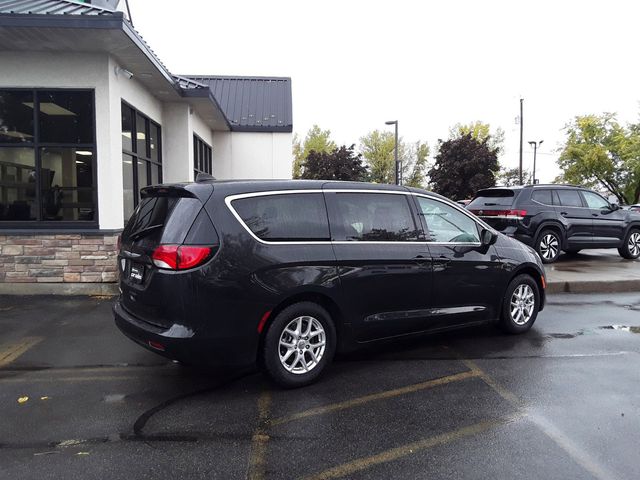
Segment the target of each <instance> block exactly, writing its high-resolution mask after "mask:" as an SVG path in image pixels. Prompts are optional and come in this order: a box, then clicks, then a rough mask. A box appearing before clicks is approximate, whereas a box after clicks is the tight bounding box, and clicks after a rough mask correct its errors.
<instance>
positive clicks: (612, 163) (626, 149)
mask: <svg viewBox="0 0 640 480" xmlns="http://www.w3.org/2000/svg"><path fill="white" fill-rule="evenodd" d="M565 131H566V135H567V138H566V141H565V145H564V147H563V149H562V153H561V154H560V157H559V159H558V165H559V167H560V169H561V170H562V176H561V178H560V179H559V180H564V181H566V182H569V183H576V184H582V185H585V186H588V187H596V186H601V187H602V188H604V189H606V190H607V191H609V192H611V193H612V194H613V195H615V196H616V197H617V198H618V199H619V200H620V202H621V203H635V202H637V201H639V199H640V125H627V126H622V125H620V124H619V123H618V121H617V120H616V116H615V114H611V113H604V114H602V115H585V116H578V117H575V119H574V120H573V122H571V123H570V124H568V125H567V126H566V127H565Z"/></svg>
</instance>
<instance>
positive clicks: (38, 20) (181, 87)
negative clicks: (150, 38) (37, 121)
mask: <svg viewBox="0 0 640 480" xmlns="http://www.w3.org/2000/svg"><path fill="white" fill-rule="evenodd" d="M2 28H5V29H6V28H9V30H7V31H6V32H5V34H6V35H8V37H7V38H13V36H15V35H16V32H18V33H19V32H23V33H24V32H27V31H29V30H31V29H34V28H37V29H40V30H43V29H45V30H46V29H49V30H48V31H49V35H53V34H54V33H59V32H64V31H67V30H68V29H78V30H85V29H93V28H95V29H97V31H101V32H105V33H104V35H101V37H102V36H105V35H108V34H107V31H109V30H113V31H123V32H124V33H125V34H126V35H127V36H128V38H129V39H130V40H131V41H132V42H133V43H134V44H135V45H136V46H137V47H138V48H139V50H140V51H141V52H142V53H143V54H144V56H145V57H146V59H148V60H149V61H150V62H151V63H152V64H153V66H154V67H155V68H156V69H157V71H158V72H160V74H161V76H162V77H163V78H164V79H165V81H167V82H169V84H170V85H171V87H173V89H174V90H175V92H177V93H178V95H180V96H182V97H187V98H189V99H190V101H202V100H198V98H202V99H207V100H206V101H208V102H210V105H211V106H212V108H214V109H215V110H216V111H217V112H218V114H217V115H218V116H220V113H219V112H222V115H224V117H225V119H226V124H227V126H228V128H229V129H231V130H233V131H242V132H291V131H293V121H292V111H291V110H292V108H291V79H290V78H286V77H237V76H234V77H229V76H196V75H183V76H178V75H173V74H171V73H170V72H169V70H168V69H167V67H166V66H165V65H164V64H163V63H162V62H161V61H160V59H159V58H158V56H157V55H156V54H155V52H153V50H151V48H150V47H149V45H148V44H147V43H146V42H145V40H144V39H143V38H142V36H141V35H140V33H139V32H137V31H136V30H135V29H134V28H133V25H132V24H131V23H130V22H129V21H128V20H127V19H126V18H125V17H124V14H123V13H122V12H120V11H115V10H109V9H106V8H102V7H97V6H95V5H91V4H86V3H81V2H79V1H74V0H0V30H1V29H2ZM85 31H88V30H85ZM12 35H13V36H12ZM47 38H51V37H47ZM9 43H10V42H7V45H5V46H8V45H9ZM105 45H112V43H109V42H106V41H105ZM8 48H9V49H10V48H11V46H8ZM52 48H55V47H52ZM60 48H61V47H60ZM66 48H68V47H66ZM105 48H106V47H105ZM113 48H115V49H116V50H117V49H118V48H120V47H119V46H117V47H113ZM2 49H3V48H2V43H1V42H0V50H2ZM45 50H46V49H45ZM121 50H122V49H120V50H118V51H117V52H115V53H114V55H115V56H116V57H118V56H122V54H121V53H122V52H121ZM135 73H136V72H134V74H135ZM155 88H158V87H157V86H156V87H155ZM165 93H166V92H165ZM220 120H221V121H222V118H220Z"/></svg>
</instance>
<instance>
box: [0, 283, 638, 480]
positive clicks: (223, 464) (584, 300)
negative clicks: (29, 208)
mask: <svg viewBox="0 0 640 480" xmlns="http://www.w3.org/2000/svg"><path fill="white" fill-rule="evenodd" d="M110 304H111V299H108V298H60V297H58V298H53V297H30V298H27V299H25V298H20V297H0V332H1V333H0V478H1V479H3V480H4V479H12V480H14V479H31V478H38V479H46V478H83V479H94V478H95V479H103V478H109V479H120V478H122V479H130V478H136V479H141V478H159V477H166V478H189V479H192V478H193V479H195V478H220V479H246V478H251V479H291V478H306V479H325V478H348V479H370V478H376V479H377V478H380V479H389V478H403V479H404V478H411V479H413V478H425V479H426V478H438V479H445V478H446V479H449V478H451V479H458V478H474V479H495V478H501V479H502V478H505V479H506V478H508V479H517V478H523V479H524V478H526V479H532V478H536V479H537V478H539V479H548V478H562V479H589V478H598V479H614V478H620V479H637V478H639V477H640V466H639V465H638V457H639V455H638V454H639V453H640V447H639V446H638V445H640V368H639V366H640V334H639V333H640V293H635V294H615V295H613V294H609V295H566V294H563V295H552V296H550V297H549V305H548V306H547V308H546V309H545V310H544V311H543V312H542V313H541V314H540V316H539V317H538V321H537V323H536V324H535V325H534V327H533V329H532V330H531V331H530V332H529V333H528V334H526V335H521V336H506V335H503V334H501V333H500V332H499V331H497V330H495V329H493V328H491V327H484V328H474V329H473V330H466V331H458V332H455V333H449V334H446V335H437V336H432V337H426V338H424V337H423V338H421V339H414V340H411V341H402V342H397V343H394V344H390V345H385V346H384V347H377V348H375V349H369V350H367V351H363V352H359V353H357V354H352V355H349V356H344V357H341V358H338V359H337V360H336V362H335V363H334V364H333V365H332V366H331V368H330V371H329V372H327V375H326V376H324V377H323V379H322V380H321V381H320V382H319V383H317V384H315V385H312V386H310V387H307V388H304V389H298V390H293V391H284V390H280V389H278V388H275V387H273V386H272V385H270V384H269V383H268V382H267V381H266V380H265V379H264V378H263V377H262V376H261V375H259V374H257V373H254V372H250V371H249V372H211V371H208V372H203V371H194V370H191V369H188V368H185V367H182V366H180V365H177V364H173V363H170V362H166V361H165V360H163V359H162V358H161V357H157V356H155V355H153V354H152V353H149V352H146V351H144V350H142V349H140V348H139V347H137V346H136V345H135V344H133V343H131V342H130V341H129V340H127V339H126V338H124V337H122V336H121V335H120V334H119V333H118V332H117V331H116V329H115V327H114V326H113V324H112V320H111V313H110Z"/></svg>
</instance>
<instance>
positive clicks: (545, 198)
mask: <svg viewBox="0 0 640 480" xmlns="http://www.w3.org/2000/svg"><path fill="white" fill-rule="evenodd" d="M531 200H533V201H534V202H538V203H541V204H543V205H553V195H552V193H551V190H534V191H533V193H532V194H531Z"/></svg>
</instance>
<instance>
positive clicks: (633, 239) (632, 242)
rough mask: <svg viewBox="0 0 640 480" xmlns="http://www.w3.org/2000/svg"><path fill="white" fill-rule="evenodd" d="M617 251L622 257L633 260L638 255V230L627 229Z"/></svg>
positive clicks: (639, 246) (639, 252)
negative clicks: (627, 231)
mask: <svg viewBox="0 0 640 480" xmlns="http://www.w3.org/2000/svg"><path fill="white" fill-rule="evenodd" d="M618 253H619V254H620V256H621V257H622V258H626V259H628V260H635V259H636V258H638V257H640V230H638V229H637V228H633V229H631V230H629V233H627V236H626V237H624V243H623V244H622V247H620V248H619V249H618Z"/></svg>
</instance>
